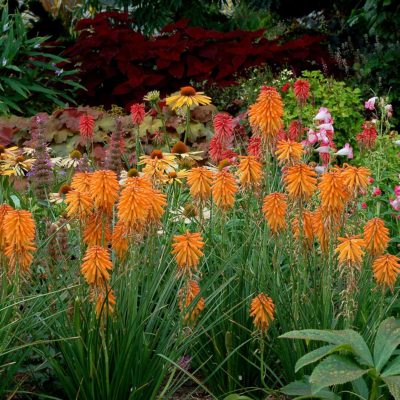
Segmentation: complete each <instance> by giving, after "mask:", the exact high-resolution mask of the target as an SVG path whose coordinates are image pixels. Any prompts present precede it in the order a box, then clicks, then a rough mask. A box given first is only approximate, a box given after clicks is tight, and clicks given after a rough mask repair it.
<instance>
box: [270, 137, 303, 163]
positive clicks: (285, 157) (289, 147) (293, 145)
mask: <svg viewBox="0 0 400 400" xmlns="http://www.w3.org/2000/svg"><path fill="white" fill-rule="evenodd" d="M303 153H304V150H303V145H302V144H301V143H297V142H295V141H293V140H290V139H288V140H280V141H279V142H278V143H277V145H276V151H275V155H276V156H277V158H278V160H279V162H280V164H295V163H297V162H299V161H300V160H301V157H302V156H303Z"/></svg>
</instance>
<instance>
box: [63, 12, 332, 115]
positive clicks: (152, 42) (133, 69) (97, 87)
mask: <svg viewBox="0 0 400 400" xmlns="http://www.w3.org/2000/svg"><path fill="white" fill-rule="evenodd" d="M131 26H132V20H131V18H130V17H129V16H128V14H126V13H119V12H103V13H99V14H97V15H96V16H95V17H94V18H93V19H83V20H81V21H80V22H79V23H78V25H77V29H78V30H79V31H80V35H79V37H78V39H77V41H76V43H75V44H74V45H72V47H70V48H68V49H67V50H66V55H67V56H68V57H70V58H71V59H72V61H73V64H75V65H77V66H79V68H80V70H81V78H82V84H83V85H84V86H85V87H86V89H87V92H86V93H83V94H82V95H84V96H86V99H83V100H84V101H86V102H87V103H88V104H90V105H99V104H102V105H105V106H106V107H109V106H110V105H111V104H118V105H123V106H124V107H125V108H126V110H127V111H128V110H129V107H130V105H131V104H132V103H135V102H141V101H142V98H143V96H144V95H145V94H146V93H147V92H148V91H150V90H154V89H158V90H160V91H161V93H162V94H163V95H165V94H168V93H171V92H173V91H175V90H177V89H178V88H179V87H181V86H184V85H187V84H188V83H189V81H191V80H193V81H197V82H201V81H204V80H208V82H210V83H216V84H218V85H220V86H224V85H229V84H233V83H234V74H240V72H242V71H244V70H245V69H246V68H249V67H251V66H255V65H261V64H263V63H269V64H271V65H275V64H286V65H291V66H294V67H297V68H303V67H304V68H305V67H307V66H308V67H310V64H307V63H310V62H314V64H315V63H318V64H319V65H321V63H322V61H323V59H324V60H325V62H326V60H327V58H328V56H327V53H326V52H325V51H324V50H322V47H321V45H320V42H321V40H322V39H323V38H322V37H321V36H318V37H317V36H310V35H303V36H302V37H300V38H298V39H293V40H289V41H287V42H285V43H281V42H280V41H279V40H274V41H270V40H267V39H265V38H264V37H263V33H264V31H263V30H258V31H254V32H247V31H239V30H237V31H232V32H218V31H214V30H207V29H203V28H195V27H191V26H189V25H188V21H186V20H182V21H179V22H177V23H174V24H170V25H168V26H166V27H165V28H164V29H163V30H162V31H161V32H160V34H158V35H156V36H153V37H147V36H144V35H143V34H141V33H139V32H136V31H134V30H133V29H132V28H131ZM306 60H307V61H306ZM81 100H82V99H81Z"/></svg>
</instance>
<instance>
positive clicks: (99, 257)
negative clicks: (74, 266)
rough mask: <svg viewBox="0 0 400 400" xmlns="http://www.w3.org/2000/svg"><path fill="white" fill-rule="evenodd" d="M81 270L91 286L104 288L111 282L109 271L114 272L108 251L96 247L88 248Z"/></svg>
mask: <svg viewBox="0 0 400 400" xmlns="http://www.w3.org/2000/svg"><path fill="white" fill-rule="evenodd" d="M81 270H82V274H83V276H84V277H85V279H86V282H87V283H88V284H89V285H96V286H103V285H104V284H105V283H106V282H108V281H109V280H110V274H109V272H108V271H111V270H112V262H111V259H110V255H109V253H108V250H107V249H105V248H104V247H101V246H96V245H95V246H90V247H88V249H87V250H86V254H85V256H84V257H83V264H82V267H81Z"/></svg>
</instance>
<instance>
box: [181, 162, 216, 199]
mask: <svg viewBox="0 0 400 400" xmlns="http://www.w3.org/2000/svg"><path fill="white" fill-rule="evenodd" d="M212 178H213V174H212V172H211V171H210V170H209V169H207V168H204V167H197V168H193V169H191V170H190V171H189V172H188V179H187V182H188V184H189V187H190V194H191V195H192V197H193V198H194V199H199V200H201V201H205V200H207V199H208V198H209V197H210V194H211V182H212Z"/></svg>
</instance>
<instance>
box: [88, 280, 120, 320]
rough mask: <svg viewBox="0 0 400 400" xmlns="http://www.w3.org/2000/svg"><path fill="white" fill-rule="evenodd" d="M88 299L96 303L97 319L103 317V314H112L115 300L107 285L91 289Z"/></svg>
mask: <svg viewBox="0 0 400 400" xmlns="http://www.w3.org/2000/svg"><path fill="white" fill-rule="evenodd" d="M90 297H91V300H92V301H94V302H96V316H97V318H99V317H100V316H101V315H104V313H107V314H109V315H111V314H113V312H114V307H115V303H116V298H115V295H114V291H113V290H112V289H111V288H110V286H109V285H104V286H102V287H101V288H92V290H91V293H90Z"/></svg>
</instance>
